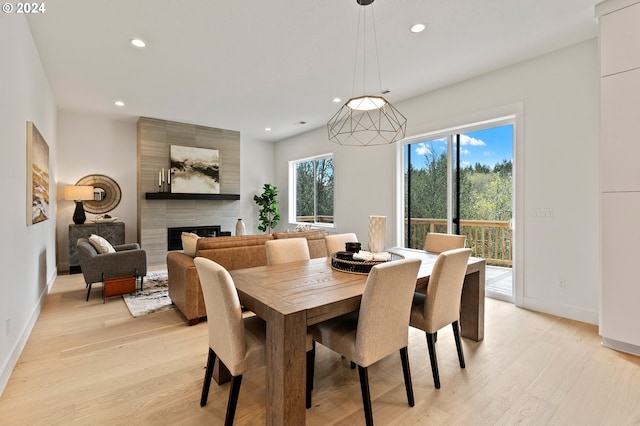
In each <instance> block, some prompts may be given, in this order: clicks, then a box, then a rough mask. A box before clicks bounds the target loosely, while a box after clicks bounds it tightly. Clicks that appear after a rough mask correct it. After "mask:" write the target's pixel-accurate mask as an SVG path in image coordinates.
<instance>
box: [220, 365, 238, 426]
mask: <svg viewBox="0 0 640 426" xmlns="http://www.w3.org/2000/svg"><path fill="white" fill-rule="evenodd" d="M240 385H242V374H240V375H239V376H233V377H231V390H230V391H229V402H228V403H227V416H226V417H225V419H224V424H225V426H231V425H233V418H234V417H235V416H236V407H237V406H238V395H240Z"/></svg>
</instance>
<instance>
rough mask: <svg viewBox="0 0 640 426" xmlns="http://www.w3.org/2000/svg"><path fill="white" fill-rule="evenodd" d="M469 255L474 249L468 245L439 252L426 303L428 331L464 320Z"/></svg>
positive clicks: (430, 279)
mask: <svg viewBox="0 0 640 426" xmlns="http://www.w3.org/2000/svg"><path fill="white" fill-rule="evenodd" d="M469 256H471V249H468V248H462V249H454V250H448V251H444V252H442V253H440V255H438V259H437V260H436V263H435V264H434V266H433V270H432V272H431V277H430V278H429V284H428V285H427V297H426V300H425V303H424V309H425V311H424V317H425V328H426V330H425V331H426V332H427V333H435V332H436V331H438V330H439V329H441V328H442V327H444V326H446V325H449V324H451V323H452V322H454V321H458V320H459V319H460V298H461V297H462V284H463V283H464V276H465V273H466V272H467V263H468V262H469Z"/></svg>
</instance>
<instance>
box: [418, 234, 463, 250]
mask: <svg viewBox="0 0 640 426" xmlns="http://www.w3.org/2000/svg"><path fill="white" fill-rule="evenodd" d="M465 238H466V237H465V236H464V235H456V234H438V233H435V232H429V233H428V234H427V236H426V237H425V238H424V250H425V251H429V252H431V253H442V252H443V251H447V250H453V249H458V248H464V240H465Z"/></svg>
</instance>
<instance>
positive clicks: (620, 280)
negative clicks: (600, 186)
mask: <svg viewBox="0 0 640 426" xmlns="http://www.w3.org/2000/svg"><path fill="white" fill-rule="evenodd" d="M638 218H640V192H625V193H612V194H602V302H601V303H602V307H601V313H600V315H601V319H600V334H601V335H602V337H605V338H608V339H613V340H616V341H618V342H623V343H628V344H631V345H636V346H640V331H639V330H638V324H640V279H639V278H638V275H640V269H638V241H640V227H638V226H637V221H638Z"/></svg>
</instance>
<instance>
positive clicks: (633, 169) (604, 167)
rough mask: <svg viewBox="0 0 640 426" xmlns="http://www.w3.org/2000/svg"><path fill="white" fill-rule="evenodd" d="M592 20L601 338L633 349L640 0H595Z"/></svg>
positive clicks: (637, 347)
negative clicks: (597, 78)
mask: <svg viewBox="0 0 640 426" xmlns="http://www.w3.org/2000/svg"><path fill="white" fill-rule="evenodd" d="M596 15H597V16H598V18H599V23H600V72H601V76H602V79H601V85H600V88H601V108H600V119H601V120H600V125H601V132H600V136H601V137H600V154H601V155H600V183H601V194H600V195H601V217H600V221H601V222H600V223H601V240H602V243H601V250H602V251H601V267H602V270H601V271H602V293H601V301H600V302H601V306H600V335H601V336H602V338H603V339H602V341H603V344H604V345H605V346H609V347H612V348H615V349H620V350H624V351H627V352H632V353H635V354H638V355H640V327H638V324H640V275H639V273H638V271H640V269H639V268H638V265H637V263H638V260H637V259H638V253H639V251H640V250H639V245H640V227H639V226H638V218H640V165H639V164H638V163H639V162H640V140H639V139H640V113H639V111H640V107H639V105H640V25H639V23H640V1H638V0H607V1H605V2H602V3H599V4H598V5H597V6H596Z"/></svg>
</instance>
